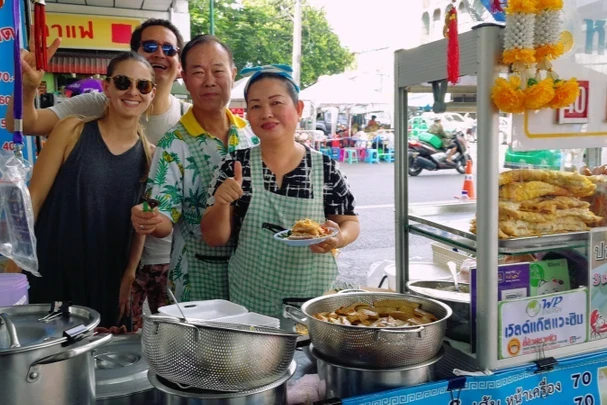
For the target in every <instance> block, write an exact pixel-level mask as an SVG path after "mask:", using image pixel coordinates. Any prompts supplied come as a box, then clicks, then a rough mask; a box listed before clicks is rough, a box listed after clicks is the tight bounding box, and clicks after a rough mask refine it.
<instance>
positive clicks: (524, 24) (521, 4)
mask: <svg viewBox="0 0 607 405" xmlns="http://www.w3.org/2000/svg"><path fill="white" fill-rule="evenodd" d="M504 11H505V12H506V28H505V32H504V52H503V54H502V59H503V62H504V63H506V64H508V65H512V73H511V74H510V77H509V78H508V80H506V79H503V78H499V79H497V81H496V82H495V85H494V87H493V90H492V99H493V102H494V103H495V104H496V105H497V107H498V108H499V109H500V110H501V111H503V112H508V113H514V114H520V113H522V112H524V111H525V96H524V92H523V91H524V89H526V87H527V84H528V79H529V77H530V74H529V71H530V69H531V65H532V64H533V63H535V48H534V46H533V32H534V29H535V12H536V1H535V0H510V1H509V2H508V6H507V7H506V9H505V10H504Z"/></svg>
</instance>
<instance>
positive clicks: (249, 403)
mask: <svg viewBox="0 0 607 405" xmlns="http://www.w3.org/2000/svg"><path fill="white" fill-rule="evenodd" d="M296 369H297V364H296V363H295V361H292V362H291V365H290V366H289V368H288V369H287V371H286V372H285V373H284V375H283V376H282V377H280V378H279V379H278V380H276V381H275V382H273V383H272V384H268V385H265V386H263V387H260V388H257V389H254V390H248V391H242V392H229V393H228V392H217V391H215V392H213V391H205V390H199V389H196V388H189V389H182V388H180V387H179V385H177V384H174V383H171V382H170V381H168V380H165V379H163V378H162V377H159V376H157V375H156V374H154V373H153V372H152V371H150V372H149V373H148V378H149V379H150V382H151V383H152V385H153V386H154V387H156V388H157V389H158V390H160V391H162V392H163V393H164V394H165V398H164V400H163V401H162V402H156V404H157V405H269V404H272V405H282V404H286V403H287V382H288V381H289V379H290V378H291V377H292V376H293V374H295V370H296Z"/></svg>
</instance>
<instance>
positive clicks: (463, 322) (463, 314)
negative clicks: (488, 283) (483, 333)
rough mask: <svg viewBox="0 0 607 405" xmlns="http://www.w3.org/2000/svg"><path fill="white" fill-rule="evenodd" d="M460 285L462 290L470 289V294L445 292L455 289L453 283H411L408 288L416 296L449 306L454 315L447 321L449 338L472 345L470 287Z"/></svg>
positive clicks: (463, 284) (465, 284)
mask: <svg viewBox="0 0 607 405" xmlns="http://www.w3.org/2000/svg"><path fill="white" fill-rule="evenodd" d="M458 284H459V286H460V288H464V289H468V290H467V291H468V292H467V293H466V292H455V291H445V289H448V288H453V287H454V284H453V281H436V280H417V281H409V282H408V283H407V288H408V289H409V291H411V293H413V294H415V295H419V296H420V297H424V298H431V299H435V300H437V301H440V302H442V303H445V304H446V305H449V307H450V308H451V310H452V311H453V315H452V316H451V318H449V319H448V320H447V337H449V338H451V339H453V340H457V341H460V342H466V343H470V285H469V284H467V283H458Z"/></svg>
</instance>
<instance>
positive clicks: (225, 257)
mask: <svg viewBox="0 0 607 405" xmlns="http://www.w3.org/2000/svg"><path fill="white" fill-rule="evenodd" d="M234 134H235V136H236V142H234V141H233V140H232V138H233V137H234ZM228 139H229V141H228V144H229V147H228V151H229V152H232V151H233V150H234V149H235V146H236V145H238V142H237V141H238V132H237V130H236V127H234V126H232V128H230V135H229V137H228ZM183 140H184V142H185V143H186V144H187V145H188V148H189V150H190V153H191V155H192V158H193V159H194V163H196V167H198V172H199V173H200V177H201V181H202V184H204V185H207V186H208V185H209V184H211V180H212V179H213V175H214V173H215V170H216V169H217V167H216V166H215V165H213V164H212V163H211V162H208V161H207V160H206V159H205V155H204V154H203V153H202V150H201V149H200V146H199V145H198V144H197V141H196V138H195V137H193V136H191V135H184V136H183ZM234 143H235V145H232V144H234ZM217 153H218V154H221V152H220V151H217ZM203 191H204V192H205V195H206V190H203ZM205 207H206V198H205V200H204V201H203V207H202V208H201V210H202V212H201V213H200V216H201V217H202V214H203V213H204V209H205ZM196 220H197V221H198V222H200V219H196ZM186 222H188V221H187V220H186V221H179V222H178V223H177V226H178V227H180V232H181V234H182V235H183V236H184V238H185V243H186V260H187V261H188V274H187V282H188V284H187V286H186V288H187V290H188V291H187V295H186V297H187V298H188V299H189V301H202V300H213V299H226V300H227V299H229V290H228V261H229V260H230V256H231V255H232V252H233V251H234V246H233V245H232V244H231V242H230V244H229V245H226V246H221V247H211V246H209V245H207V244H206V243H205V242H204V240H201V239H199V238H198V237H197V236H196V235H195V234H193V233H192V232H190V231H188V230H187V226H185V223H186Z"/></svg>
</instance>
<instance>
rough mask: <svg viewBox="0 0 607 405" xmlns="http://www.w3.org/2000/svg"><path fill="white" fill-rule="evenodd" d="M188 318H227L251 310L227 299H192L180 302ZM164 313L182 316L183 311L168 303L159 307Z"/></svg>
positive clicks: (204, 319) (205, 319)
mask: <svg viewBox="0 0 607 405" xmlns="http://www.w3.org/2000/svg"><path fill="white" fill-rule="evenodd" d="M179 306H180V307H181V310H182V311H183V313H184V315H185V316H186V318H192V319H200V320H203V321H210V320H215V319H218V318H225V317H228V316H233V315H242V314H246V313H247V312H249V311H248V310H247V309H246V308H245V307H243V306H242V305H238V304H234V303H232V302H230V301H226V300H208V301H191V302H183V303H181V304H179ZM158 312H160V313H161V314H163V315H169V316H175V317H178V318H180V317H181V312H179V308H177V305H175V304H173V305H166V306H164V307H160V308H158Z"/></svg>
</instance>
